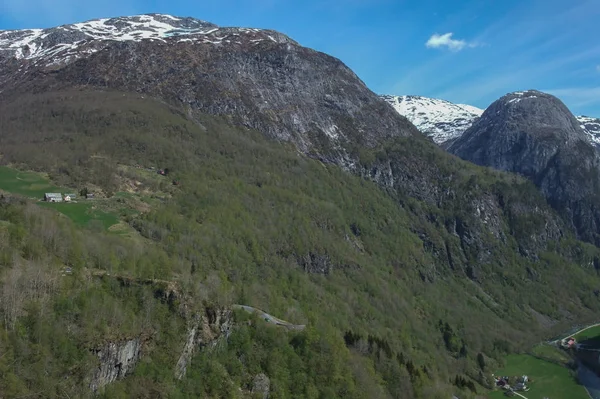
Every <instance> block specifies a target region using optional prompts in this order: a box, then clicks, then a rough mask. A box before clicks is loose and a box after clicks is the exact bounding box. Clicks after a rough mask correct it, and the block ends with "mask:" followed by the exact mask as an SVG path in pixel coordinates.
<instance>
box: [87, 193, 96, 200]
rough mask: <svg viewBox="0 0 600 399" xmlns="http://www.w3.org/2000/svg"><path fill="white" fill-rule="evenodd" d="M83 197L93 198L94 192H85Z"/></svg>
mask: <svg viewBox="0 0 600 399" xmlns="http://www.w3.org/2000/svg"><path fill="white" fill-rule="evenodd" d="M85 198H86V199H94V198H95V196H94V193H87V194H86V195H85Z"/></svg>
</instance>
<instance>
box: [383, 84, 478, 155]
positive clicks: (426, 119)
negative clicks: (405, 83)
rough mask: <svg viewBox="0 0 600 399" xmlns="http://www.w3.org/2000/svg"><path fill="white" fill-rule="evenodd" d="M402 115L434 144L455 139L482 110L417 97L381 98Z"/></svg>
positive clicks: (387, 96) (386, 96) (384, 96)
mask: <svg viewBox="0 0 600 399" xmlns="http://www.w3.org/2000/svg"><path fill="white" fill-rule="evenodd" d="M381 98H383V99H384V100H385V101H387V102H388V103H389V104H391V105H392V106H393V107H394V109H395V110H396V111H397V112H398V113H399V114H400V115H402V116H405V117H406V118H407V119H408V120H409V121H411V122H412V123H413V124H414V125H415V126H416V127H417V129H419V130H420V131H421V132H422V133H423V134H425V135H427V136H429V137H431V138H432V139H433V141H434V142H435V143H437V144H441V143H443V142H445V141H448V140H451V139H454V138H456V137H459V136H460V135H462V134H463V133H464V131H465V130H467V129H468V128H469V127H470V126H471V125H472V124H473V122H474V121H475V120H476V119H477V118H478V117H479V116H481V114H482V113H483V110H482V109H479V108H477V107H473V106H471V105H465V104H453V103H451V102H449V101H445V100H438V99H435V98H427V97H421V96H390V95H382V96H381Z"/></svg>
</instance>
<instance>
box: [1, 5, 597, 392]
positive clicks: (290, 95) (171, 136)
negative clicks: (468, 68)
mask: <svg viewBox="0 0 600 399" xmlns="http://www.w3.org/2000/svg"><path fill="white" fill-rule="evenodd" d="M135 18H140V17H131V18H124V19H117V20H115V21H116V22H115V21H113V22H111V24H117V25H115V26H123V27H124V28H122V29H125V30H126V29H127V28H128V27H131V26H132V23H131V22H130V21H134V22H135V21H136V19H135ZM151 18H152V19H153V20H157V18H158V17H155V16H153V17H151ZM162 18H163V17H161V21H162ZM186 23H188V22H186ZM198 23H200V22H198ZM103 24H104V25H106V22H104V23H103ZM87 25H88V26H89V25H90V24H89V23H88V24H87ZM92 25H94V24H92ZM134 25H135V24H134ZM65 29H66V31H69V29H68V28H64V29H62V31H64V30H65ZM119 29H121V28H119ZM178 29H181V27H179V28H178ZM189 29H192V27H190V28H189ZM211 29H212V28H211ZM59 31H60V30H59ZM218 32H219V34H223V33H224V32H229V33H230V34H231V35H233V33H236V32H237V33H239V35H240V39H239V42H237V41H235V40H231V39H229V40H230V43H227V39H225V38H223V39H220V40H221V42H220V43H219V44H215V43H208V42H206V41H205V40H204V39H202V40H195V39H194V38H195V36H194V34H196V33H191V34H190V35H191V36H190V37H185V38H187V39H191V41H183V42H181V41H180V40H179V39H181V38H180V37H176V38H170V37H167V38H163V37H161V39H162V40H158V39H156V38H155V40H152V38H146V39H143V40H130V39H127V40H124V41H116V40H104V39H94V40H84V41H80V42H79V41H78V42H77V46H76V47H77V50H78V51H79V50H81V49H85V48H88V47H87V46H93V48H94V49H95V48H96V46H97V48H99V50H98V51H95V52H93V51H91V50H90V54H86V53H85V52H81V54H80V57H79V58H78V59H76V60H68V59H67V60H65V61H64V63H60V64H55V65H50V64H48V63H47V61H48V60H47V59H46V58H44V57H46V56H48V54H47V53H45V55H44V56H41V57H38V58H35V57H34V58H27V57H24V56H21V55H22V54H25V53H22V54H21V55H19V54H16V53H11V54H10V55H6V54H5V55H4V56H3V57H4V58H3V59H2V61H1V62H3V68H2V69H1V70H0V71H1V73H2V74H3V76H4V77H8V76H10V79H8V80H6V81H4V83H2V89H3V90H4V91H3V94H4V95H3V97H2V100H0V150H1V151H2V155H3V156H2V162H3V163H6V164H10V166H12V167H22V168H30V169H37V170H40V171H45V172H49V173H50V176H51V177H52V178H53V179H54V180H56V181H64V182H65V183H68V184H69V185H71V186H74V187H83V186H85V185H87V184H88V183H94V184H95V185H97V186H98V187H100V188H102V189H103V190H104V193H105V194H106V195H110V194H112V193H113V192H115V191H118V190H121V189H122V187H121V186H120V184H123V182H124V181H127V182H129V183H131V184H130V185H129V187H131V189H132V190H138V191H139V192H140V193H142V194H144V195H147V196H152V195H153V193H152V191H153V189H154V190H155V188H154V187H152V186H149V187H145V184H146V182H145V181H141V180H137V175H136V174H135V173H134V172H133V170H134V168H135V167H136V166H141V167H142V168H150V167H155V168H157V169H159V168H161V169H162V168H165V169H168V170H169V176H168V177H165V178H164V179H163V180H162V181H160V183H158V184H157V186H158V187H159V188H160V186H161V185H162V186H165V185H169V186H172V187H174V188H172V190H171V191H172V196H171V197H168V198H160V200H159V201H156V202H155V203H153V205H152V206H148V207H147V209H145V210H144V212H141V214H139V215H128V216H126V217H124V219H123V221H124V222H126V223H128V224H129V226H131V227H132V228H133V229H135V231H136V232H137V234H138V236H136V237H135V238H136V239H135V240H133V239H130V238H128V237H124V236H120V235H118V234H114V233H110V232H109V233H100V232H94V231H90V230H81V229H79V228H77V227H75V226H74V225H73V224H71V223H70V222H69V221H68V220H65V218H62V217H59V216H58V215H56V214H53V213H49V211H40V209H39V208H38V207H36V206H35V204H32V203H27V202H23V201H21V200H19V199H17V198H14V197H12V196H10V195H6V196H5V197H4V199H3V201H2V202H1V204H0V205H1V206H0V210H1V212H2V213H0V220H2V223H1V224H0V233H1V234H2V237H3V238H4V239H3V240H0V262H2V263H0V265H1V267H0V273H1V278H2V280H1V281H2V284H3V285H2V294H3V300H2V301H0V304H2V308H1V309H0V312H1V314H2V323H3V327H4V328H3V329H0V331H2V332H1V333H0V345H1V347H2V348H11V349H10V350H4V349H3V353H7V355H5V356H2V357H0V370H2V373H0V384H1V385H0V391H2V392H10V396H26V395H35V394H36V393H39V392H44V393H47V396H49V397H64V396H65V395H68V396H71V397H91V396H93V395H95V393H93V390H97V394H99V395H100V396H102V397H107V398H108V397H110V398H113V397H131V396H134V397H136V396H137V397H251V396H252V395H257V394H258V391H259V388H260V390H262V391H264V390H265V389H264V388H265V386H267V384H266V381H267V380H268V381H269V384H268V388H267V390H268V391H269V392H270V393H271V395H272V396H273V397H285V396H296V397H304V396H305V397H315V398H316V397H349V398H353V397H356V398H389V397H403V398H413V397H414V398H447V397H448V396H449V393H456V394H457V396H459V397H461V398H470V397H471V398H472V397H474V396H475V391H477V392H479V393H481V392H484V391H485V390H486V387H489V386H490V385H489V379H488V377H487V376H486V374H485V371H486V370H482V367H481V365H480V362H478V360H477V359H478V358H480V357H483V358H484V359H485V361H486V363H487V364H488V367H493V365H494V364H496V362H498V361H499V360H500V359H501V358H502V357H503V356H504V355H505V354H506V353H509V352H511V351H515V350H518V349H519V348H520V347H522V346H525V345H528V344H529V343H531V342H536V341H539V340H540V339H542V338H543V337H544V336H545V335H546V334H550V332H552V331H553V330H554V329H556V330H560V329H562V328H564V326H566V325H570V324H572V323H580V322H584V321H586V320H589V319H592V318H594V317H596V315H597V313H598V311H600V300H599V299H598V292H599V291H598V287H599V286H600V278H599V277H598V275H597V268H598V267H599V266H598V265H600V252H599V250H598V249H597V248H596V247H594V246H592V245H588V244H585V243H582V242H579V241H576V240H575V239H574V237H573V234H572V232H571V231H570V230H569V228H568V226H567V225H566V224H565V223H564V222H563V221H562V220H561V218H560V217H559V216H558V215H557V214H556V212H555V211H553V209H552V208H551V207H549V206H548V204H547V202H546V200H545V199H544V197H543V196H542V195H541V194H540V192H539V191H538V190H537V189H536V188H535V186H534V185H533V184H532V183H530V182H528V181H527V180H526V179H523V178H521V177H518V176H516V175H511V174H507V173H502V172H497V171H493V170H491V169H487V168H481V167H478V166H475V165H473V164H471V163H468V162H465V161H462V160H460V159H458V158H456V157H454V156H451V155H449V154H447V153H445V152H443V151H442V150H441V149H439V148H438V147H437V146H436V145H434V144H433V143H431V142H430V141H429V140H426V139H425V138H423V137H422V136H421V135H420V134H418V133H416V132H417V131H416V129H415V128H414V127H413V126H412V125H411V124H410V123H409V122H408V121H407V120H406V119H405V118H403V117H401V116H399V115H397V113H396V112H395V111H394V110H393V108H392V107H390V106H389V105H388V104H386V103H385V102H384V101H383V100H381V99H380V98H378V97H377V96H376V95H375V94H373V93H372V92H370V91H369V90H368V89H367V88H366V87H364V85H363V84H362V82H360V81H359V80H358V79H357V78H356V76H355V75H354V74H353V73H352V72H351V71H350V70H349V69H348V68H347V67H345V66H344V65H343V64H342V63H341V62H340V61H338V60H335V59H333V58H331V57H329V56H327V55H324V54H321V53H317V52H315V51H313V50H310V49H305V48H302V47H299V46H297V45H296V44H294V43H293V42H292V41H290V40H289V39H277V38H275V40H271V39H269V38H268V35H269V33H268V32H266V31H249V32H241V31H237V30H235V29H233V30H227V29H226V30H225V31H221V30H219V31H218ZM50 33H52V32H50ZM130 33H131V31H129V33H124V35H129V34H130ZM216 33H217V31H215V34H216ZM35 34H36V35H37V33H35ZM111 34H113V33H111ZM197 34H198V37H202V38H204V37H205V36H206V34H200V33H197ZM12 35H14V33H12ZM66 35H67V36H68V37H71V36H70V35H72V32H71V33H67V34H66ZM42 36H43V34H42ZM234 36H235V35H234ZM11 37H14V36H11ZM18 37H19V38H21V37H22V36H18ZM36 37H37V36H36ZM126 37H128V36H126ZM219 37H222V36H219ZM46 39H47V38H43V37H41V36H40V37H39V40H42V41H44V40H46ZM11 40H12V39H11ZM20 40H21V39H20ZM35 40H38V39H35ZM56 40H58V41H59V43H60V42H61V41H64V40H65V39H63V38H62V36H61V35H58V38H57V39H56ZM253 40H259V41H257V42H256V43H254V42H253ZM46 43H47V45H46ZM53 43H54V42H52V41H49V42H44V44H43V45H42V47H44V48H45V47H46V46H49V47H50V46H53V45H55V44H53ZM61 48H62V47H61ZM10 51H13V50H10ZM34 54H39V53H36V52H34ZM15 55H16V56H15ZM19 68H21V69H20V70H19ZM265 99H266V100H267V103H266V105H265V103H264V101H265ZM330 100H331V101H330ZM284 106H285V107H288V106H292V107H293V106H295V107H297V108H298V111H297V113H295V111H294V112H292V111H290V112H288V111H289V110H288V109H287V108H285V109H280V108H278V107H284ZM275 111H277V112H275ZM284 111H285V112H284ZM313 123H314V124H313ZM330 123H334V124H335V125H336V126H337V127H338V128H339V135H337V136H336V134H334V133H333V132H332V130H331V129H329V130H328V127H329V128H331V125H329V124H330ZM249 126H251V127H254V128H255V129H253V128H249ZM307 126H308V127H307ZM336 131H337V130H336ZM328 133H329V134H328ZM42 149H43V151H42ZM299 150H300V151H299ZM305 155H309V156H305ZM323 161H325V162H323ZM118 164H121V165H119V166H124V165H123V164H125V166H128V167H129V168H119V167H117V165H118ZM349 170H350V171H352V172H354V173H348V171H349ZM157 178H159V179H160V178H162V176H157ZM65 267H70V268H71V269H70V272H71V274H69V273H68V272H67V271H66V270H67V269H64V268H65ZM38 269H39V270H41V271H42V272H40V273H38V274H36V273H35V271H36V270H38ZM62 270H65V272H64V274H65V275H64V276H62V274H61V271H62ZM31 276H34V277H35V278H31ZM234 304H238V305H247V306H252V307H255V308H258V309H262V310H264V311H265V312H267V313H269V314H272V315H276V316H277V317H278V318H281V319H284V320H287V321H289V322H290V323H293V324H297V325H305V326H306V329H305V330H303V331H292V332H289V331H285V330H281V329H278V328H277V327H273V326H269V325H266V324H264V323H262V321H261V320H260V319H257V318H252V317H250V318H248V316H247V315H245V314H244V312H241V313H240V312H238V313H236V312H232V311H231V308H232V305H234ZM225 337H227V339H225ZM479 354H481V356H479ZM17 359H18V360H19V361H16V360H17ZM457 377H460V378H457ZM461 381H465V383H460V382H461ZM467 381H468V383H467ZM454 384H455V385H454ZM8 389H10V391H8Z"/></svg>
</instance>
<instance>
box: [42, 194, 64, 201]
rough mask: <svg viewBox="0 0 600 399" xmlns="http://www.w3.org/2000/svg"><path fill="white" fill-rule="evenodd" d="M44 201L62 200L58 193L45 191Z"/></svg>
mask: <svg viewBox="0 0 600 399" xmlns="http://www.w3.org/2000/svg"><path fill="white" fill-rule="evenodd" d="M44 201H46V202H62V201H63V197H62V195H61V194H60V193H46V194H44Z"/></svg>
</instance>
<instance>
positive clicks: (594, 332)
mask: <svg viewBox="0 0 600 399" xmlns="http://www.w3.org/2000/svg"><path fill="white" fill-rule="evenodd" d="M575 339H576V340H577V341H579V342H581V341H585V340H588V339H600V326H594V327H590V328H588V329H586V330H583V331H582V332H580V333H578V334H575Z"/></svg>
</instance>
